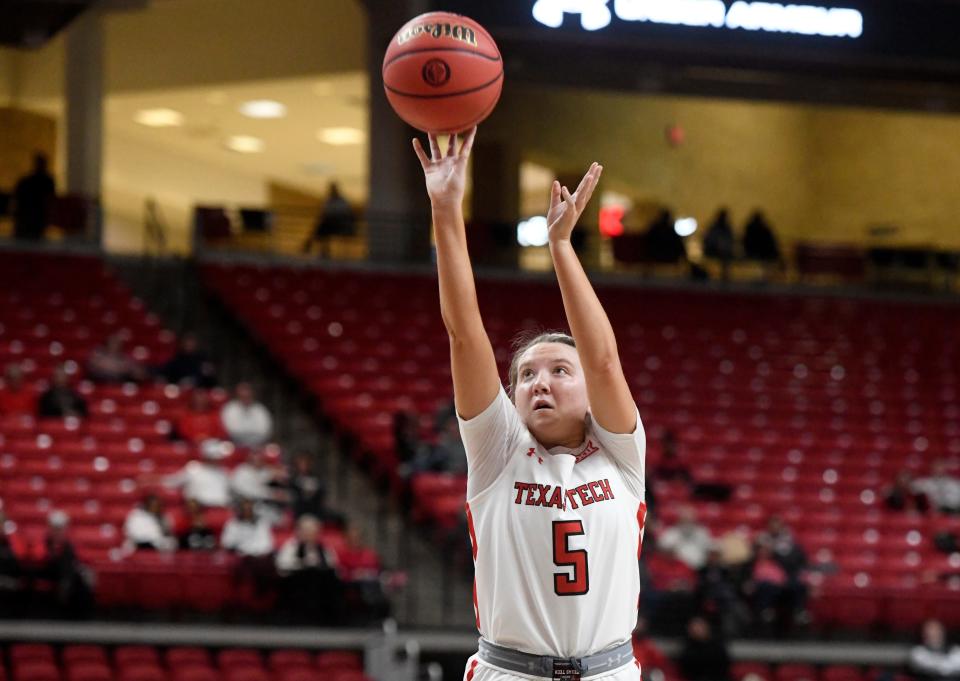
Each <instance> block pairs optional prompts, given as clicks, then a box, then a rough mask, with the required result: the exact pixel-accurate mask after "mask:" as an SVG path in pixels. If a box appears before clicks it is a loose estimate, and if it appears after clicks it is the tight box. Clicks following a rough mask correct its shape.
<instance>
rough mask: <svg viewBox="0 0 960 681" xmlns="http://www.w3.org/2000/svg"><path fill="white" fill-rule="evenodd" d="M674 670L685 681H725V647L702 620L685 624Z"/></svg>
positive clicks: (727, 664) (727, 660) (727, 672)
mask: <svg viewBox="0 0 960 681" xmlns="http://www.w3.org/2000/svg"><path fill="white" fill-rule="evenodd" d="M677 666H678V667H679V668H680V673H681V674H682V675H683V678H684V679H686V681H727V680H728V679H729V678H730V653H728V652H727V646H726V643H724V642H723V640H722V639H721V638H720V637H719V636H717V635H716V634H715V633H714V631H713V628H712V627H711V626H710V623H709V622H708V621H707V620H706V619H704V618H703V617H694V618H693V619H691V620H690V622H689V623H688V624H687V635H686V636H685V637H684V641H683V649H682V650H681V651H680V657H679V659H678V660H677Z"/></svg>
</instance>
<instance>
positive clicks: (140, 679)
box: [117, 663, 168, 681]
mask: <svg viewBox="0 0 960 681" xmlns="http://www.w3.org/2000/svg"><path fill="white" fill-rule="evenodd" d="M117 681H168V679H167V674H166V672H164V671H163V670H162V669H160V667H158V666H156V665H152V664H143V663H141V664H131V665H130V666H123V667H120V668H119V670H118V672H117Z"/></svg>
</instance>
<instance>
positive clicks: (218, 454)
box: [161, 440, 230, 508]
mask: <svg viewBox="0 0 960 681" xmlns="http://www.w3.org/2000/svg"><path fill="white" fill-rule="evenodd" d="M223 444H224V443H222V442H220V441H219V440H205V441H204V442H203V444H202V445H200V455H201V457H202V458H201V460H200V461H190V462H189V463H188V464H187V465H186V466H184V467H183V468H181V469H180V470H179V471H177V472H176V473H173V474H172V475H167V476H164V477H163V478H162V479H161V482H162V484H163V485H164V486H166V487H179V488H182V489H183V498H184V499H185V500H187V501H195V502H197V503H198V504H200V506H202V507H203V506H205V507H211V508H224V507H226V506H229V505H230V478H229V477H228V475H227V469H226V468H224V467H223V465H222V464H221V463H220V462H219V461H220V459H222V458H224V456H225V454H226V451H225V448H224V446H223Z"/></svg>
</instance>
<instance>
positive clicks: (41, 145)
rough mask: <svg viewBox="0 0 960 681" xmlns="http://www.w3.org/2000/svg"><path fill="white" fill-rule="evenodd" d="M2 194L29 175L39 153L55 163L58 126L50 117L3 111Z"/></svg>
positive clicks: (0, 138)
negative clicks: (21, 178)
mask: <svg viewBox="0 0 960 681" xmlns="http://www.w3.org/2000/svg"><path fill="white" fill-rule="evenodd" d="M0 131H3V134H0V191H3V190H7V191H9V190H10V189H12V188H13V187H14V185H15V184H16V183H17V180H18V179H19V178H20V177H21V176H23V175H25V174H26V173H28V172H30V169H31V168H32V167H33V156H34V154H36V153H37V152H38V151H40V152H43V153H44V154H46V155H47V158H48V159H49V160H50V163H51V167H53V166H54V165H55V164H56V152H57V123H56V120H55V119H54V118H53V117H51V116H45V115H43V114H39V113H35V112H33V111H24V110H22V109H15V108H12V107H4V108H0Z"/></svg>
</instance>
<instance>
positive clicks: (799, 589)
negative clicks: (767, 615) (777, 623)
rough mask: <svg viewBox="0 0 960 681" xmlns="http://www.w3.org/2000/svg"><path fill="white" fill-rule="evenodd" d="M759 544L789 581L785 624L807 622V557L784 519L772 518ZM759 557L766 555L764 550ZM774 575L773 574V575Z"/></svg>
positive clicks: (785, 593)
mask: <svg viewBox="0 0 960 681" xmlns="http://www.w3.org/2000/svg"><path fill="white" fill-rule="evenodd" d="M756 545H757V547H758V550H759V549H767V550H769V552H770V557H771V558H773V560H775V561H776V562H777V563H778V564H779V565H780V567H782V568H783V571H784V573H785V575H786V582H785V583H784V584H783V586H782V588H783V594H782V598H783V601H782V602H783V608H784V610H785V617H784V618H783V620H782V621H781V624H783V625H785V626H789V625H790V624H792V623H793V620H794V619H796V618H800V619H806V618H807V616H808V615H807V611H806V606H807V585H806V582H805V581H804V578H803V570H804V569H805V568H806V567H807V554H806V553H805V552H804V550H803V548H801V546H800V545H799V544H798V543H797V542H796V540H795V539H794V537H793V533H792V532H791V531H790V528H788V527H787V526H786V524H785V523H784V522H783V518H781V517H780V516H778V515H773V516H770V519H769V520H768V521H767V530H766V531H765V532H761V533H760V534H759V535H757V538H756ZM759 554H760V555H762V551H760V552H759ZM754 572H756V568H754ZM770 574H771V576H772V575H773V573H772V572H771V573H770Z"/></svg>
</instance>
